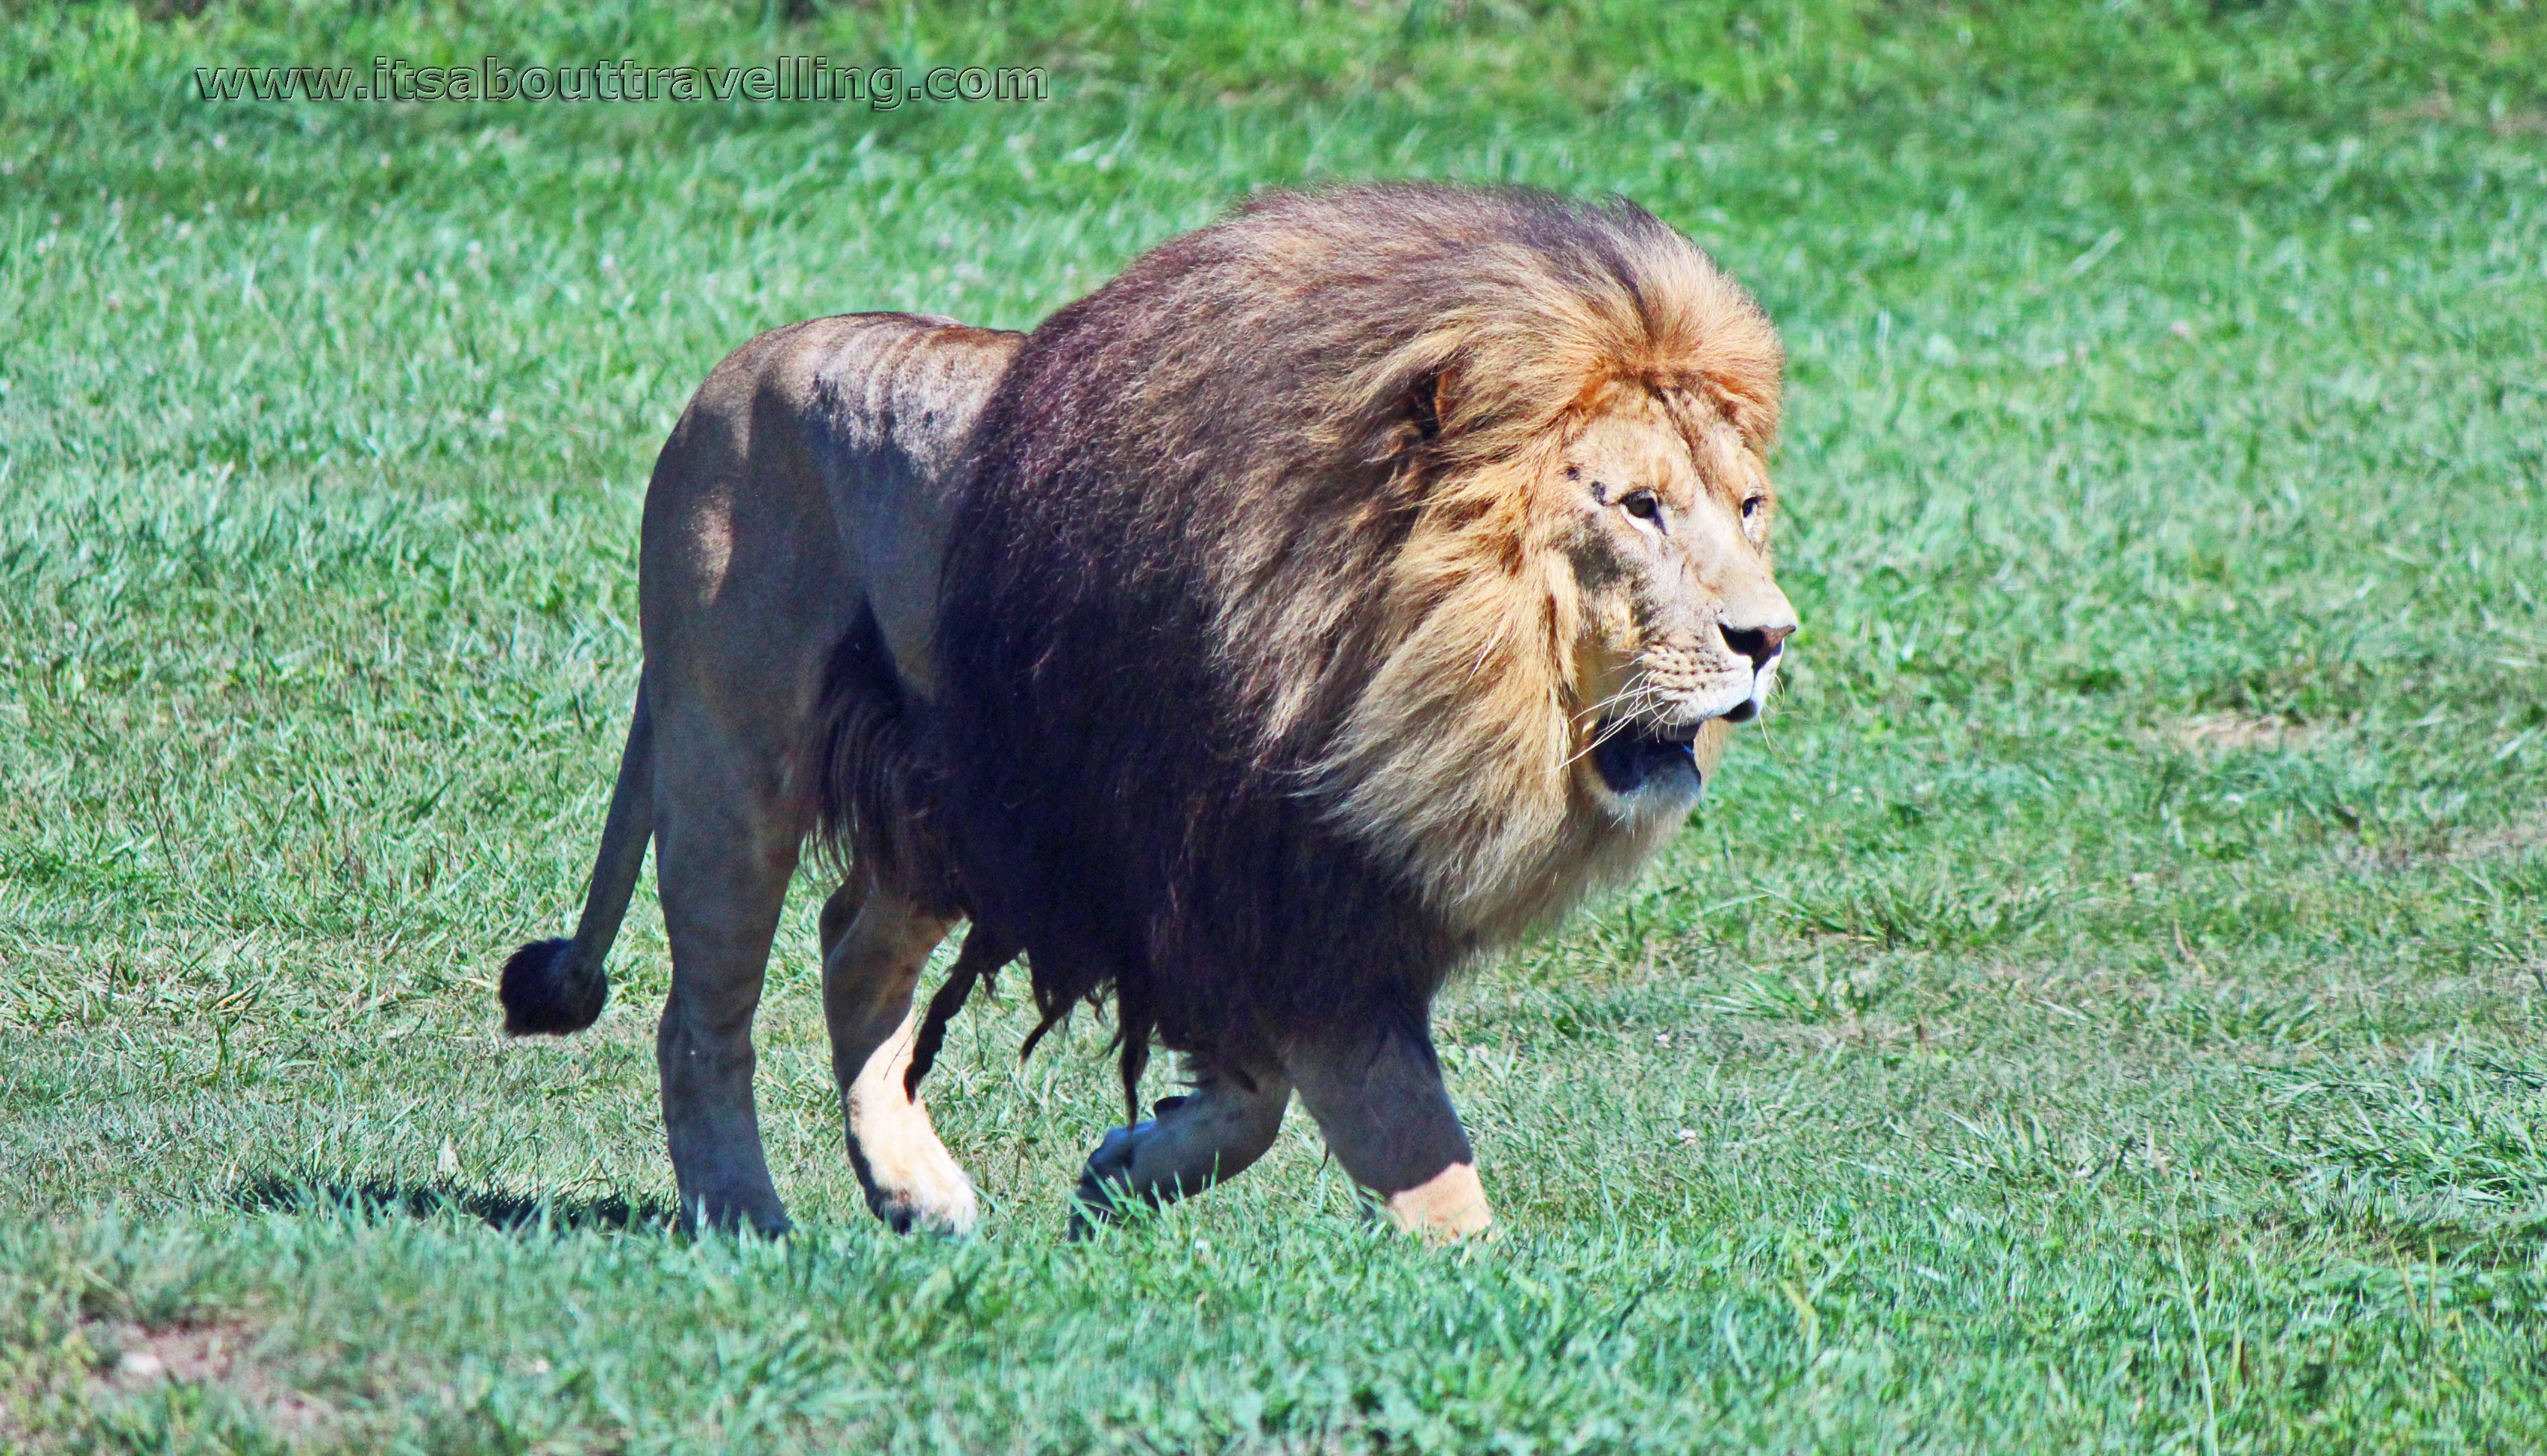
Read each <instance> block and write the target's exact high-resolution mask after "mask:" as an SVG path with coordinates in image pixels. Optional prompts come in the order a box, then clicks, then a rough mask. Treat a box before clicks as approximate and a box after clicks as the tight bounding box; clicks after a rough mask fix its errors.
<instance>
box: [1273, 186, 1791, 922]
mask: <svg viewBox="0 0 2547 1456" xmlns="http://www.w3.org/2000/svg"><path fill="white" fill-rule="evenodd" d="M1437 197H1439V195H1428V196H1427V198H1426V200H1427V201H1435V200H1436V199H1437ZM1439 200H1440V201H1442V202H1447V203H1449V204H1450V205H1451V206H1452V208H1453V209H1454V210H1457V211H1461V212H1465V213H1467V214H1469V215H1468V217H1467V219H1466V220H1468V221H1469V223H1470V227H1471V231H1470V234H1469V239H1468V241H1469V250H1468V254H1467V256H1465V257H1459V258H1455V259H1453V260H1448V261H1449V262H1450V263H1451V266H1449V267H1437V270H1436V271H1433V272H1432V275H1431V278H1430V279H1429V280H1428V282H1431V283H1433V284H1434V285H1435V287H1436V288H1438V289H1439V290H1440V292H1439V294H1437V295H1436V296H1435V297H1433V298H1431V299H1430V300H1428V301H1429V302H1430V304H1431V305H1432V306H1433V307H1434V308H1435V309H1436V310H1437V317H1436V320H1434V321H1432V322H1430V323H1429V326H1426V327H1423V328H1421V329H1420V330H1416V331H1413V333H1412V336H1411V337H1409V338H1408V339H1406V340H1405V341H1404V342H1403V343H1401V344H1400V345H1399V347H1397V348H1396V349H1394V350H1392V351H1390V352H1389V353H1388V354H1387V355H1386V356H1384V357H1383V358H1382V359H1381V360H1380V361H1378V362H1377V363H1375V365H1374V366H1373V367H1372V368H1370V369H1369V370H1368V371H1367V372H1366V373H1365V375H1364V376H1363V380H1362V388H1363V390H1364V398H1365V399H1366V400H1367V401H1368V402H1367V403H1365V405H1364V411H1365V413H1369V412H1378V413H1381V414H1383V415H1384V414H1385V412H1386V410H1387V408H1388V407H1389V404H1390V402H1392V395H1393V394H1402V395H1403V397H1404V398H1405V399H1406V400H1407V402H1406V403H1405V404H1403V405H1400V406H1398V407H1399V409H1400V412H1401V413H1403V414H1404V415H1405V416H1407V418H1408V419H1409V420H1410V421H1411V423H1412V432H1411V435H1410V434H1407V433H1405V432H1404V431H1403V430H1401V433H1400V435H1399V437H1398V440H1397V448H1398V455H1397V468H1398V469H1399V470H1400V471H1403V472H1404V474H1405V475H1406V476H1407V477H1408V483H1407V485H1406V486H1405V487H1403V488H1408V489H1412V490H1413V491H1415V492H1417V493H1418V494H1420V497H1421V499H1422V505H1421V508H1420V509H1419V510H1418V512H1417V513H1416V515H1415V517H1414V519H1413V522H1412V524H1411V528H1410V529H1409V531H1408V533H1407V535H1406V537H1405V540H1404V542H1403V544H1402V545H1401V546H1399V547H1398V548H1397V549H1396V550H1395V551H1394V552H1393V553H1391V554H1390V556H1389V558H1388V560H1387V562H1386V565H1385V569H1384V573H1383V574H1384V577H1385V580H1386V583H1387V589H1386V591H1385V592H1384V594H1383V597H1384V601H1385V603H1386V605H1385V608H1384V618H1385V620H1386V621H1387V622H1388V624H1389V626H1388V628H1387V630H1385V631H1384V632H1380V633H1376V634H1373V635H1372V636H1371V638H1370V639H1368V640H1367V641H1368V647H1369V651H1368V655H1367V657H1366V658H1365V659H1364V660H1363V661H1362V662H1361V663H1354V662H1351V661H1350V660H1348V661H1347V662H1346V663H1344V664H1343V665H1344V666H1345V668H1346V670H1348V671H1351V670H1355V669H1357V668H1359V669H1360V670H1361V684H1360V686H1361V691H1360V692H1359V694H1358V695H1356V698H1357V701H1356V702H1355V704H1354V707H1353V710H1352V711H1351V713H1350V714H1349V715H1348V716H1347V717H1346V718H1345V720H1344V723H1343V728H1342V731H1341V732H1340V733H1338V734H1337V735H1336V736H1335V737H1334V738H1333V739H1332V740H1331V742H1330V745H1329V747H1328V749H1327V751H1326V753H1325V755H1324V758H1323V761H1322V769H1323V776H1324V782H1325V785H1326V792H1327V793H1328V794H1329V795H1330V796H1331V797H1332V802H1333V804H1334V812H1335V813H1336V814H1338V816H1339V817H1340V818H1341V819H1342V821H1344V822H1346V823H1348V824H1350V825H1351V826H1352V828H1353V831H1354V832H1355V834H1356V835H1357V836H1358V837H1360V838H1361V839H1363V840H1364V841H1365V842H1366V843H1369V844H1371V845H1372V846H1374V847H1375V848H1378V849H1380V850H1381V851H1382V852H1383V853H1385V854H1387V855H1388V856H1390V857H1391V858H1392V859H1393V860H1394V861H1395V862H1396V863H1397V864H1398V865H1399V867H1400V868H1401V869H1402V870H1403V871H1405V872H1407V873H1409V874H1411V875H1413V876H1415V877H1416V878H1417V879H1418V880H1419V881H1420V882H1422V883H1423V884H1424V885H1425V887H1426V892H1427V895H1428V898H1430V899H1433V900H1434V902H1435V903H1436V904H1437V905H1439V906H1441V907H1442V908H1444V909H1445V910H1447V911H1449V912H1450V913H1452V914H1454V915H1455V916H1456V917H1457V918H1459V919H1461V920H1462V921H1464V922H1466V923H1468V924H1470V925H1472V926H1474V927H1475V928H1477V929H1478V930H1479V931H1480V932H1482V933H1483V935H1484V936H1485V938H1486V939H1489V940H1492V939H1499V938H1503V937H1505V936H1508V935H1511V934H1515V933H1518V932H1519V931H1521V930H1522V929H1524V928H1526V927H1527V926H1528V925H1529V924H1531V923H1534V922H1537V921H1539V920H1543V919H1545V918H1546V917H1548V916H1549V915H1551V914H1553V913H1557V912H1559V911H1561V910H1562V909H1563V908H1564V907H1565V906H1566V905H1568V904H1570V903H1571V902H1572V901H1573V900H1574V899H1576V898H1577V897H1578V896H1579V895H1580V894H1581V893H1582V892H1583V891H1584V890H1586V889H1588V888H1591V887H1592V886H1594V885H1597V884H1599V883H1600V882H1602V881H1604V880H1606V879H1612V878H1615V877H1617V876H1618V875H1620V874H1622V873H1624V872H1625V871H1626V870H1628V869H1630V868H1632V866H1633V865H1634V864H1635V863H1636V862H1637V861H1639V860H1641V859H1642V858H1643V857H1644V856H1645V855H1646V854H1647V853H1649V852H1650V851H1651V850H1652V849H1653V848H1654V847H1655V846H1656V845H1657V844H1658V843H1659V841H1660V840H1661V839H1662V838H1663V837H1665V836H1666V835H1668V834H1669V832H1670V831H1671V830H1672V829H1674V828H1675V827H1677V826H1678V824H1679V822H1680V820H1681V819H1682V817H1683V816H1684V815H1685V814H1686V813H1687V812H1688V810H1689V809H1690V807H1691V806H1692V805H1693V804H1694V803H1695V802H1696V800H1697V797H1698V792H1699V789H1700V786H1701V783H1702V780H1703V777H1704V775H1705V774H1706V773H1708V772H1710V771H1712V770H1713V767H1714V765H1715V761H1716V759H1717V756H1718V755H1719V754H1720V753H1721V751H1722V746H1723V740H1724V735H1725V726H1726V725H1729V724H1731V723H1737V722H1741V721H1743V720H1745V719H1748V718H1750V717H1752V716H1753V715H1754V714H1756V713H1757V712H1758V711H1759V709H1760V707H1761V705H1762V703H1763V702H1764V701H1765V699H1766V697H1767V695H1768V692H1769V689H1770V686H1771V683H1772V681H1773V679H1774V677H1775V673H1776V666H1777V661H1778V657H1779V655H1780V652H1781V650H1782V648H1783V644H1784V642H1785V641H1786V638H1787V636H1788V635H1789V634H1790V633H1791V632H1793V631H1794V630H1795V627H1796V617H1795V611H1794V608H1793V607H1791V606H1790V605H1789V604H1788V602H1787V599H1786V596H1785V595H1784V594H1783V593H1782V592H1780V591H1779V589H1778V586H1777V583H1776V581H1775V580H1774V578H1773V576H1772V574H1771V570H1770V559H1769V532H1770V526H1771V522H1772V520H1773V518H1774V513H1775V509H1776V503H1775V498H1774V496H1773V494H1772V491H1771V487H1770V481H1769V472H1768V468H1767V454H1768V450H1769V446H1770V442H1771V439H1772V437H1773V435H1774V432H1775V429H1776V425H1777V414H1778V399H1779V383H1780V373H1781V368H1782V364H1783V355H1782V353H1781V350H1780V348H1779V345H1778V340H1777V336H1776V334H1775V332H1774V331H1773V330H1772V329H1771V328H1770V326H1769V323H1768V321H1767V319H1766V318H1765V317H1764V316H1763V315H1762V314H1761V312H1760V310H1759V308H1758V306H1757V305H1756V304H1755V303H1753V302H1752V300H1751V299H1750V298H1749V296H1748V295H1747V294H1745V293H1744V292H1743V291H1742V290H1741V289H1740V288H1739V287H1737V286H1736V285H1734V284H1733V283H1732V282H1731V281H1730V280H1729V279H1727V278H1726V277H1725V276H1724V275H1723V274H1722V273H1721V272H1719V271H1718V270H1717V269H1716V268H1715V267H1714V265H1713V263H1712V262H1710V261H1709V260H1708V259H1707V257H1706V256H1705V255H1704V254H1702V253H1701V252H1700V251H1699V250H1698V249H1697V248H1695V247H1693V246H1691V245H1690V244H1689V242H1688V241H1687V240H1685V239H1684V238H1682V237H1681V236H1680V235H1679V234H1678V233H1676V232H1674V231H1672V230H1671V229H1670V228H1668V227H1666V226H1664V225H1663V224H1662V223H1660V222H1658V221H1656V220H1655V219H1654V218H1652V217H1651V216H1649V215H1647V214H1644V213H1642V212H1640V211H1637V210H1635V209H1633V208H1630V207H1627V206H1625V205H1619V206H1616V207H1613V208H1607V209H1586V208H1578V207H1573V206H1569V205H1565V204H1560V203H1556V202H1553V201H1551V200H1545V199H1538V198H1532V197H1527V196H1524V197H1519V198H1516V197H1514V196H1513V195H1510V194H1501V193H1493V194H1484V195H1482V196H1481V195H1477V194H1465V193H1460V194H1449V196H1448V197H1447V198H1439ZM1514 213H1520V214H1524V217H1525V218H1526V222H1524V224H1523V225H1515V221H1516V219H1515V217H1514V216H1513V214H1514ZM1496 214H1503V215H1496ZM1435 235H1436V236H1438V234H1435ZM1446 296H1447V297H1446ZM1331 670H1332V668H1331Z"/></svg>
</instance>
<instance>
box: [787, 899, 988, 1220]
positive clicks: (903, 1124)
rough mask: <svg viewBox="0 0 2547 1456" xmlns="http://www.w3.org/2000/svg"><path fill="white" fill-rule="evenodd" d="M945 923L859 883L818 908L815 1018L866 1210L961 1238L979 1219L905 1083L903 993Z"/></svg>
mask: <svg viewBox="0 0 2547 1456" xmlns="http://www.w3.org/2000/svg"><path fill="white" fill-rule="evenodd" d="M953 924H954V922H953V921H952V920H948V919H944V918H941V917H939V916H936V915H932V914H929V913H927V912H926V911H925V910H922V908H920V907H919V906H917V905H914V904H912V903H911V902H910V901H908V900H906V899H902V898H901V897H899V896H897V895H895V894H894V893H893V892H891V891H889V890H885V889H882V888H880V887H877V886H874V885H871V884H868V883H867V882H865V881H864V880H862V879H853V880H852V881H851V882H850V883H849V884H847V885H844V886H842V887H840V889H839V890H838V891H837V892H836V893H834V895H833V897H832V899H831V902H830V903H828V904H826V905H825V906H824V907H823V926H824V937H823V938H824V947H823V1019H824V1021H825V1023H826V1024H827V1025H828V1026H829V1028H830V1030H831V1034H832V1074H833V1076H834V1078H836V1079H837V1081H838V1082H839V1086H840V1111H841V1116H842V1118H843V1120H844V1121H845V1122H846V1124H847V1127H848V1147H849V1161H850V1163H851V1165H853V1166H854V1167H855V1168H856V1169H857V1174H858V1183H859V1185H860V1186H861V1187H863V1188H864V1189H865V1190H866V1196H867V1207H869V1208H871V1209H873V1210H875V1215H876V1217H877V1218H880V1219H882V1220H884V1221H885V1222H886V1223H887V1224H890V1225H892V1226H893V1227H894V1229H896V1230H897V1231H908V1230H911V1229H913V1228H916V1227H927V1228H932V1229H939V1230H943V1231H945V1232H948V1233H954V1234H962V1233H966V1232H968V1231H970V1230H971V1229H972V1227H973V1225H974V1223H975V1221H976V1220H977V1219H979V1217H980V1206H979V1202H978V1200H977V1199H976V1198H975V1196H974V1193H973V1181H972V1179H970V1178H968V1177H966V1176H965V1175H964V1169H963V1168H962V1167H961V1166H959V1165H958V1164H957V1163H956V1161H955V1157H954V1155H952V1154H950V1153H948V1152H947V1151H946V1145H945V1144H944V1143H941V1142H939V1141H938V1138H937V1129H936V1127H935V1125H933V1124H932V1123H930V1122H929V1120H928V1108H927V1105H926V1104H925V1103H923V1102H922V1100H921V1098H920V1096H919V1094H918V1093H917V1092H916V1091H913V1090H912V1089H910V1088H909V1087H908V1086H907V1085H906V1084H905V1083H906V1081H907V1077H906V1076H905V1073H906V1071H908V1070H909V1068H910V1066H911V1053H912V1047H913V1044H914V1042H915V1040H916V1038H917V1036H918V1031H919V1028H918V1025H917V1022H918V1018H917V1017H916V1016H914V1015H913V1014H912V1007H911V995H912V990H913V989H914V987H916V986H917V985H919V984H920V973H921V970H922V967H924V966H926V965H927V963H928V953H929V952H930V951H932V950H934V949H936V948H937V943H938V942H939V941H940V940H943V939H945V937H946V932H947V931H948V929H950V928H952V926H953Z"/></svg>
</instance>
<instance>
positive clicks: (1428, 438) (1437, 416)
mask: <svg viewBox="0 0 2547 1456" xmlns="http://www.w3.org/2000/svg"><path fill="white" fill-rule="evenodd" d="M1442 393H1443V385H1442V371H1440V370H1438V369H1428V370H1426V371H1424V372H1423V373H1422V374H1420V375H1417V376H1416V377H1415V383H1414V384H1413V385H1410V386H1409V387H1408V389H1407V391H1406V418H1407V420H1408V422H1409V423H1411V424H1413V425H1414V426H1415V439H1416V442H1417V443H1420V444H1425V445H1430V444H1432V443H1433V442H1434V441H1436V440H1439V439H1441V438H1442V415H1443V407H1442V406H1443V397H1442Z"/></svg>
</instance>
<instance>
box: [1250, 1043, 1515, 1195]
mask: <svg viewBox="0 0 2547 1456" xmlns="http://www.w3.org/2000/svg"><path fill="white" fill-rule="evenodd" d="M1282 1067H1283V1070H1284V1071H1288V1072H1289V1073H1290V1074H1291V1079H1292V1080H1293V1082H1295V1083H1296V1084H1297V1085H1298V1086H1299V1088H1300V1102H1301V1105H1303V1106H1305V1107H1307V1108H1308V1109H1309V1115H1310V1116H1311V1117H1314V1118H1316V1119H1317V1120H1318V1128H1319V1131H1321V1132H1323V1133H1325V1134H1326V1138H1327V1147H1328V1149H1329V1151H1331V1152H1333V1153H1334V1154H1335V1156H1336V1161H1338V1162H1340V1163H1343V1164H1344V1168H1345V1171H1346V1172H1347V1173H1350V1174H1351V1175H1352V1176H1353V1179H1354V1181H1355V1182H1357V1183H1360V1184H1361V1185H1362V1187H1364V1188H1366V1189H1368V1190H1370V1192H1371V1194H1372V1195H1373V1196H1374V1197H1375V1198H1376V1199H1377V1200H1378V1201H1379V1204H1380V1207H1381V1208H1382V1209H1383V1210H1384V1211H1385V1212H1386V1213H1387V1215H1388V1218H1389V1220H1390V1222H1392V1223H1394V1224H1396V1225H1397V1226H1398V1227H1399V1228H1401V1229H1404V1230H1406V1231H1408V1232H1409V1233H1413V1234H1419V1235H1422V1236H1424V1237H1425V1238H1427V1239H1434V1240H1449V1239H1462V1238H1466V1237H1467V1236H1469V1235H1472V1234H1481V1233H1483V1232H1485V1230H1486V1229H1487V1227H1488V1226H1489V1225H1491V1224H1492V1223H1493V1222H1494V1211H1493V1209H1492V1208H1491V1207H1489V1206H1488V1205H1487V1203H1486V1190H1485V1187H1484V1185H1483V1184H1481V1183H1479V1182H1478V1181H1477V1158H1476V1154H1475V1153H1474V1152H1473V1151H1471V1149H1470V1148H1469V1146H1468V1134H1467V1130H1466V1129H1464V1128H1462V1127H1460V1126H1459V1114H1458V1111H1457V1109H1455V1108H1453V1107H1452V1106H1451V1105H1450V1093H1449V1089H1448V1088H1446V1087H1444V1086H1443V1085H1442V1065H1441V1063H1440V1062H1439V1061H1438V1060H1437V1059H1436V1058H1435V1057H1434V1055H1433V1041H1432V1038H1431V1037H1430V1036H1429V1035H1427V1034H1426V1033H1425V1032H1423V1031H1422V1030H1421V1029H1420V1028H1408V1027H1405V1026H1398V1025H1391V1024H1389V1023H1388V1021H1387V1019H1385V1018H1378V1019H1376V1020H1375V1021H1374V1023H1373V1024H1371V1025H1369V1026H1365V1027H1361V1028H1356V1029H1351V1030H1335V1031H1328V1032H1323V1033H1320V1034H1317V1035H1313V1036H1309V1037H1304V1038H1302V1039H1300V1040H1299V1041H1296V1042H1294V1043H1292V1044H1291V1045H1290V1046H1289V1047H1287V1048H1285V1049H1284V1051H1283V1054H1282Z"/></svg>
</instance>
